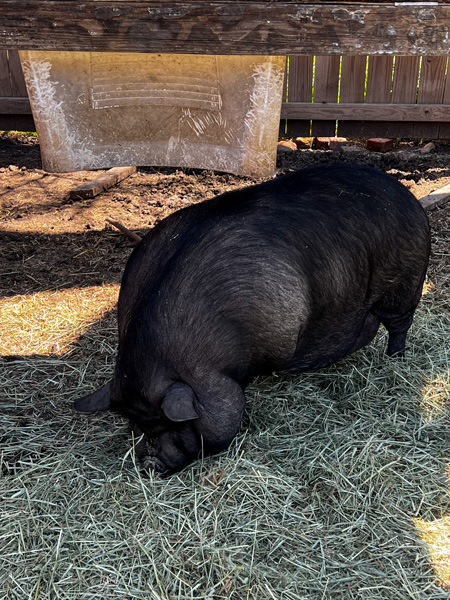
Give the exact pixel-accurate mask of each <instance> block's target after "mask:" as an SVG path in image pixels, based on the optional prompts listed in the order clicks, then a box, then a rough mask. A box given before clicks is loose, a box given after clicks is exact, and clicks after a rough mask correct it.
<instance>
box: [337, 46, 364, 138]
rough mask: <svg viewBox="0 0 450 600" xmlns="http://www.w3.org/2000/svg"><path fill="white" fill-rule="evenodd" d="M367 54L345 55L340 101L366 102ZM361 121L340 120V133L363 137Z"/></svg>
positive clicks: (341, 134)
mask: <svg viewBox="0 0 450 600" xmlns="http://www.w3.org/2000/svg"><path fill="white" fill-rule="evenodd" d="M366 62H367V59H366V57H365V56H343V57H342V63H341V85H340V94H339V102H349V103H359V104H361V103H362V102H364V84H365V79H366ZM361 133H362V122H361V121H340V122H339V123H338V135H340V136H342V137H361Z"/></svg>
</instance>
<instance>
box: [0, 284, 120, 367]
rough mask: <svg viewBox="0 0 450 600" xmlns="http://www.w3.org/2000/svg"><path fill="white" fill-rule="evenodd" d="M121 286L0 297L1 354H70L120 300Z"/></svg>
mask: <svg viewBox="0 0 450 600" xmlns="http://www.w3.org/2000/svg"><path fill="white" fill-rule="evenodd" d="M118 293H119V286H118V285H105V286H99V287H88V288H69V289H63V290H57V291H45V292H39V293H36V294H30V295H20V296H14V297H12V298H2V299H1V300H0V322H1V323H2V329H1V330H0V355H2V356H11V355H21V356H29V355H34V354H40V355H50V354H53V355H62V354H65V353H67V352H68V351H69V350H70V348H71V346H72V345H73V344H74V343H75V342H76V341H77V340H78V338H79V337H80V335H81V334H82V333H83V332H84V331H85V330H86V329H87V328H88V327H89V326H91V325H93V324H94V323H97V322H98V321H99V320H101V318H102V317H103V315H105V313H107V312H109V311H110V310H112V309H113V308H114V306H115V304H116V302H117V297H118Z"/></svg>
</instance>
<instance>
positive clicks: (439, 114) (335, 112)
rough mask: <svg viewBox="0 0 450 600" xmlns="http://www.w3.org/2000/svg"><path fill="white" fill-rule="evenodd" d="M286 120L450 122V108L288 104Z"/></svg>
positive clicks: (284, 105)
mask: <svg viewBox="0 0 450 600" xmlns="http://www.w3.org/2000/svg"><path fill="white" fill-rule="evenodd" d="M281 118H283V119H316V120H328V119H338V120H346V121H349V120H350V121H352V120H359V119H361V120H366V119H368V120H372V121H399V122H408V121H424V122H430V121H431V122H432V121H438V122H439V121H450V106H446V105H444V104H433V105H423V106H422V105H420V104H368V103H366V104H345V103H340V102H339V103H328V104H316V103H311V102H285V103H283V105H282V107H281Z"/></svg>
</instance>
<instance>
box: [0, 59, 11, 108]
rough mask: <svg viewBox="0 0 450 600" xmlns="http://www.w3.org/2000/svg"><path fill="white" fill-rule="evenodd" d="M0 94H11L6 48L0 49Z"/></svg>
mask: <svg viewBox="0 0 450 600" xmlns="http://www.w3.org/2000/svg"><path fill="white" fill-rule="evenodd" d="M0 96H1V97H5V96H12V93H11V79H10V77H9V63H8V51H7V50H0Z"/></svg>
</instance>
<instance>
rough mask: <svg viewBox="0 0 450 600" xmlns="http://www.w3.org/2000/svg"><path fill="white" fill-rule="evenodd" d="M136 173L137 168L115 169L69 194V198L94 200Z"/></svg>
mask: <svg viewBox="0 0 450 600" xmlns="http://www.w3.org/2000/svg"><path fill="white" fill-rule="evenodd" d="M133 173H136V167H113V168H112V169H109V170H108V171H106V173H102V174H101V175H99V176H98V177H97V178H95V179H93V180H92V181H88V182H87V183H83V184H82V185H79V186H77V187H76V188H74V189H73V190H70V192H69V198H72V199H73V200H78V199H80V198H94V196H97V195H98V194H100V193H101V192H104V191H105V190H107V189H108V188H110V187H112V186H113V185H116V183H119V182H120V181H122V180H123V179H125V178H126V177H129V176H130V175H132V174H133Z"/></svg>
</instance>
